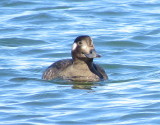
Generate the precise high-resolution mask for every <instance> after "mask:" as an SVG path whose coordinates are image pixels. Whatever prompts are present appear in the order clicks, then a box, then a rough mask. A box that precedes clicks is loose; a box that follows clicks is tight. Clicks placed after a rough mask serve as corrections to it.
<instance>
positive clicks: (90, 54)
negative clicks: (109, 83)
mask: <svg viewBox="0 0 160 125" xmlns="http://www.w3.org/2000/svg"><path fill="white" fill-rule="evenodd" d="M71 53H72V59H64V60H60V61H57V62H55V63H53V64H52V65H51V66H49V67H48V68H47V69H46V71H45V72H44V73H43V76H42V78H43V79H44V80H53V79H55V78H62V79H66V80H71V81H86V82H87V81H88V82H92V81H100V80H105V79H108V77H107V75H106V73H105V71H104V70H103V69H102V68H101V67H100V66H99V65H97V64H94V63H93V58H96V57H100V55H98V54H97V53H96V51H95V49H94V45H93V42H92V39H91V38H90V37H89V36H79V37H77V38H76V39H75V41H74V43H73V46H72V52H71Z"/></svg>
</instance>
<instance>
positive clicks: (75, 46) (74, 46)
mask: <svg viewBox="0 0 160 125" xmlns="http://www.w3.org/2000/svg"><path fill="white" fill-rule="evenodd" d="M76 48H77V43H73V46H72V51H74V50H75V49H76Z"/></svg>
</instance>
